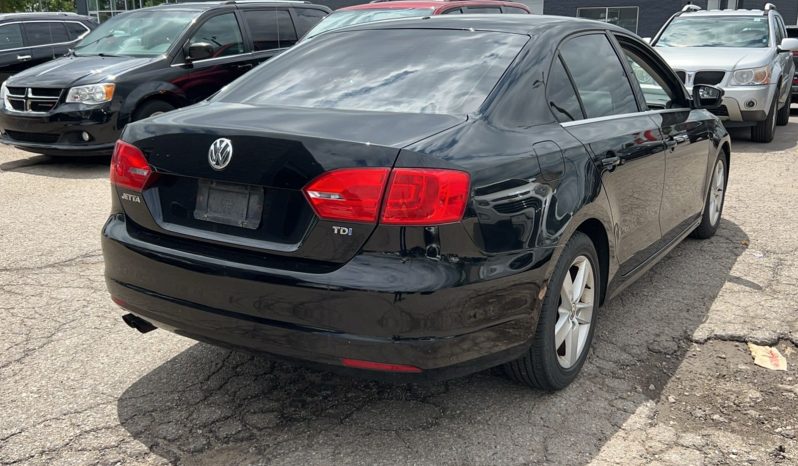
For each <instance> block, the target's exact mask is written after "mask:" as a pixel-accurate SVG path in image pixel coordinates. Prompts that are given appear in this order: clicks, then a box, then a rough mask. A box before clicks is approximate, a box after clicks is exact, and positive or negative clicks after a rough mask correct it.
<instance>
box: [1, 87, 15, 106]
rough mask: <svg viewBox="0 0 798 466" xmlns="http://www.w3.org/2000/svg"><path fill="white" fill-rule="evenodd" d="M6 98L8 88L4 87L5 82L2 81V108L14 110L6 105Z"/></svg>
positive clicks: (8, 104)
mask: <svg viewBox="0 0 798 466" xmlns="http://www.w3.org/2000/svg"><path fill="white" fill-rule="evenodd" d="M6 97H8V87H6V82H5V81H3V84H2V85H0V99H3V108H5V109H6V110H14V109H13V108H12V107H11V104H10V103H8V99H7V98H6Z"/></svg>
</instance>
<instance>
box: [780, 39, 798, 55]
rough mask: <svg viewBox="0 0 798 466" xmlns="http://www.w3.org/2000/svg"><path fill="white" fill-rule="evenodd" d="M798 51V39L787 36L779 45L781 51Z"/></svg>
mask: <svg viewBox="0 0 798 466" xmlns="http://www.w3.org/2000/svg"><path fill="white" fill-rule="evenodd" d="M796 51H798V39H795V38H792V37H790V38H787V39H784V40H782V41H781V44H780V45H779V52H780V53H781V52H796Z"/></svg>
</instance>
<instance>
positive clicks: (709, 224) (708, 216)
mask: <svg viewBox="0 0 798 466" xmlns="http://www.w3.org/2000/svg"><path fill="white" fill-rule="evenodd" d="M726 179H727V177H726V157H724V156H723V154H722V153H721V155H720V156H719V157H718V160H717V161H716V162H715V168H714V169H713V170H712V179H711V180H710V186H709V192H708V193H707V199H706V201H705V202H704V215H703V216H702V217H701V223H700V224H698V227H697V228H696V229H695V230H693V232H692V233H691V234H690V236H692V237H693V238H698V239H708V238H712V237H713V236H715V232H716V231H718V226H719V225H720V216H721V214H722V213H723V202H724V200H725V199H726Z"/></svg>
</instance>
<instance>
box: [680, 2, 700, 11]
mask: <svg viewBox="0 0 798 466" xmlns="http://www.w3.org/2000/svg"><path fill="white" fill-rule="evenodd" d="M688 11H701V7H700V6H698V5H693V4H691V3H690V4H687V5H685V6H684V8H682V13H687V12H688Z"/></svg>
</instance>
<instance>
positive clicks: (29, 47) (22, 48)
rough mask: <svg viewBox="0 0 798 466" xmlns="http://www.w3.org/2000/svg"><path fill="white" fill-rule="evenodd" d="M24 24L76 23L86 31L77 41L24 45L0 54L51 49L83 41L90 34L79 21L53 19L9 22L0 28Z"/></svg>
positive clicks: (89, 30)
mask: <svg viewBox="0 0 798 466" xmlns="http://www.w3.org/2000/svg"><path fill="white" fill-rule="evenodd" d="M26 23H77V24H80V25H81V26H83V28H84V29H86V31H85V32H83V34H81V35H80V36H78V38H77V39H74V40H70V41H68V42H53V43H52V44H42V45H26V46H24V47H14V48H13V49H2V50H0V53H3V52H13V51H14V50H27V49H38V48H41V47H52V46H54V45H66V44H71V43H73V42H77V41H79V40H81V39H83V38H84V37H86V34H87V33H89V32H91V29H89V28H88V27H86V25H85V24H83V23H81V22H80V21H57V20H53V19H34V20H32V21H9V22H7V23H2V24H0V26H5V25H6V24H22V25H24V24H26ZM64 29H66V27H64ZM23 34H24V32H23ZM67 35H69V31H67Z"/></svg>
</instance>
